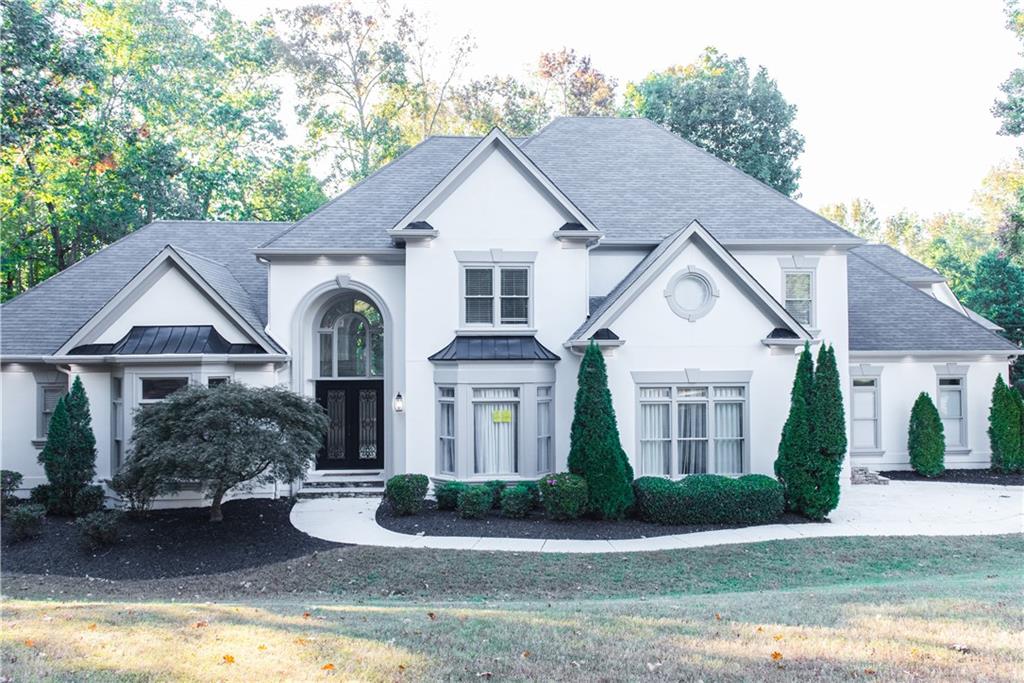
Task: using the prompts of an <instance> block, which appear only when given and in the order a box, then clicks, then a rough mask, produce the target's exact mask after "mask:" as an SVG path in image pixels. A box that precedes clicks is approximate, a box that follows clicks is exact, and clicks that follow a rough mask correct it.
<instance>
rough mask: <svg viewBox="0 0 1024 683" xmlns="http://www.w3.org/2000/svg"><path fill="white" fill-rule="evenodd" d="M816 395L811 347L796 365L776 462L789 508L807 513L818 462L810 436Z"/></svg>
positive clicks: (805, 345)
mask: <svg viewBox="0 0 1024 683" xmlns="http://www.w3.org/2000/svg"><path fill="white" fill-rule="evenodd" d="M813 395H814V363H813V361H812V360H811V350H810V346H808V345H807V344H804V350H803V352H802V353H801V354H800V359H799V361H798V362H797V366H796V376H795V377H794V378H793V387H792V389H791V390H790V395H789V416H788V417H787V418H786V424H785V425H784V426H783V427H782V438H781V440H780V441H779V456H778V458H777V459H776V460H775V476H776V477H778V479H779V481H781V482H782V484H783V486H784V487H785V492H786V507H787V508H788V509H789V510H792V511H793V512H797V513H800V514H804V510H805V509H806V508H807V507H809V506H808V502H809V500H810V499H811V497H812V492H813V490H814V489H815V481H814V473H813V472H812V471H811V469H810V464H811V463H812V462H813V461H814V460H816V459H817V458H816V455H817V454H816V450H817V449H816V448H815V447H814V441H813V438H812V435H811V406H810V403H809V400H810V399H811V398H812V397H813Z"/></svg>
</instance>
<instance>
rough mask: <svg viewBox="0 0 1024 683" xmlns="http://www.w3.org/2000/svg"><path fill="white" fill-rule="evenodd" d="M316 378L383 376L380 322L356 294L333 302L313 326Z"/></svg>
mask: <svg viewBox="0 0 1024 683" xmlns="http://www.w3.org/2000/svg"><path fill="white" fill-rule="evenodd" d="M317 349H318V351H319V353H318V358H317V372H318V374H319V376H320V377H380V376H382V375H383V374H384V320H383V318H382V317H381V314H380V311H379V310H377V307H376V306H374V305H373V304H372V303H370V302H369V301H366V300H365V299H363V298H361V297H359V296H358V295H356V294H345V295H343V296H340V297H338V298H337V299H335V300H334V301H333V302H332V303H331V305H330V306H329V307H328V308H327V310H326V311H324V313H323V314H322V315H321V316H320V319H319V321H318V324H317Z"/></svg>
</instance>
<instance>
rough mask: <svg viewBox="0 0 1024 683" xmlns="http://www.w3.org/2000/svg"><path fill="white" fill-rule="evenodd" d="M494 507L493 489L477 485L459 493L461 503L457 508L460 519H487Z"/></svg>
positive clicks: (467, 487)
mask: <svg viewBox="0 0 1024 683" xmlns="http://www.w3.org/2000/svg"><path fill="white" fill-rule="evenodd" d="M493 505H494V491H493V490H492V489H491V487H489V486H486V485H483V484H477V485H475V486H466V487H465V488H463V489H462V490H461V491H459V502H458V504H457V506H456V510H458V513H459V517H462V518H463V519H480V518H481V517H486V516H487V513H488V512H489V511H490V509H491V507H492V506H493Z"/></svg>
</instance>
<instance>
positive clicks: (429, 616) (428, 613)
mask: <svg viewBox="0 0 1024 683" xmlns="http://www.w3.org/2000/svg"><path fill="white" fill-rule="evenodd" d="M427 618H428V619H430V620H431V621H437V615H436V614H434V613H433V612H427Z"/></svg>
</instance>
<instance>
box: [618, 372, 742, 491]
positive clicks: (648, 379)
mask: <svg viewBox="0 0 1024 683" xmlns="http://www.w3.org/2000/svg"><path fill="white" fill-rule="evenodd" d="M688 372H689V371H688ZM655 374H656V373H651V372H645V373H643V375H644V379H645V381H644V382H642V383H641V382H636V384H635V386H636V405H635V407H634V416H635V418H634V421H633V423H634V425H635V431H636V438H635V441H636V454H637V456H636V458H635V465H636V469H637V470H638V476H652V477H668V478H670V479H680V478H682V477H685V476H688V475H685V474H680V473H679V442H680V441H681V440H682V437H680V436H679V419H678V416H679V406H680V405H681V404H683V403H699V402H704V403H706V405H707V406H708V408H707V434H708V436H707V444H708V450H707V463H708V471H707V472H706V474H721V475H722V476H735V477H738V476H742V475H744V474H749V473H750V438H751V436H750V383H749V382H712V383H703V382H702V383H695V382H672V381H660V382H658V381H653V380H652V376H654V375H655ZM709 374H711V373H709ZM665 377H666V378H672V377H675V378H678V377H679V373H678V372H670V373H665ZM724 387H742V388H743V399H742V400H738V399H735V398H721V399H716V398H715V396H714V392H715V389H716V388H724ZM679 388H706V389H707V398H705V399H703V401H701V400H699V399H692V398H685V399H684V398H681V397H680V396H679V395H678V394H679V392H678V390H679ZM644 389H669V396H668V397H666V398H650V399H647V398H641V393H642V390H644ZM741 402H742V404H743V436H742V441H743V449H742V456H741V457H742V460H743V464H742V469H743V471H742V472H717V471H716V468H715V443H716V442H717V441H718V437H716V436H715V408H714V407H715V404H716V403H741ZM649 403H661V404H666V403H667V404H669V405H670V406H671V407H670V408H669V436H668V440H669V442H670V447H669V452H670V461H669V473H668V474H665V473H664V472H644V471H641V469H640V467H641V464H642V463H641V461H640V443H641V441H650V440H652V439H642V436H643V435H642V434H641V431H640V429H641V425H642V420H641V419H640V407H641V405H644V404H649ZM660 440H664V439H660ZM729 440H733V439H729Z"/></svg>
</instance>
